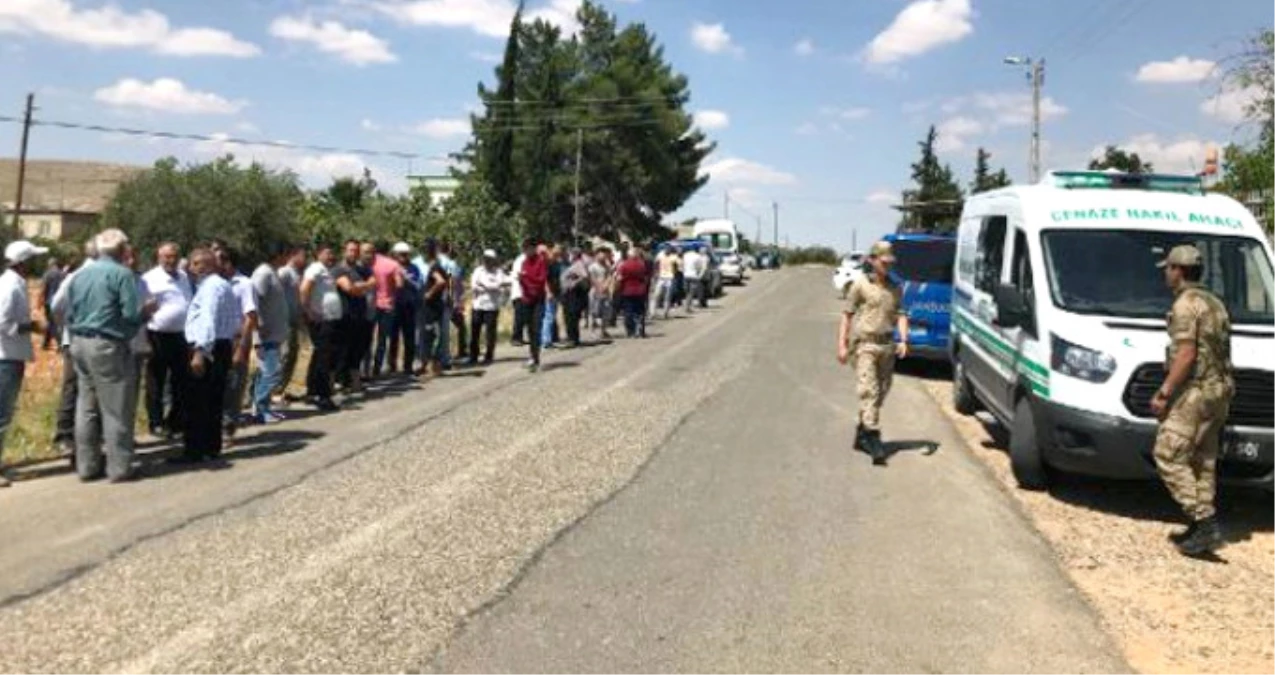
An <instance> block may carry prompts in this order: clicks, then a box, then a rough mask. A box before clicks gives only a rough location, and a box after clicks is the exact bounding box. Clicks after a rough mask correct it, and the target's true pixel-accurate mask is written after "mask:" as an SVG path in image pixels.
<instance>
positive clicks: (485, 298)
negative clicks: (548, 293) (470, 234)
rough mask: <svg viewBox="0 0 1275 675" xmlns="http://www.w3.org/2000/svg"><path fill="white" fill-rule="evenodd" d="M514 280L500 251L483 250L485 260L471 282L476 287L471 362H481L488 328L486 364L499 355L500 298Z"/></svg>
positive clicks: (470, 334)
mask: <svg viewBox="0 0 1275 675" xmlns="http://www.w3.org/2000/svg"><path fill="white" fill-rule="evenodd" d="M511 284H512V282H511V281H510V279H509V277H507V276H505V271H504V270H502V269H500V264H499V263H498V262H497V260H496V252H495V251H493V250H491V249H487V250H486V251H483V264H482V265H480V266H479V267H478V269H475V270H474V276H473V278H472V279H471V280H470V284H469V285H470V287H471V288H473V291H474V303H473V307H472V308H471V309H472V312H471V316H470V324H471V325H470V330H469V363H470V365H474V364H476V363H478V343H479V340H480V337H479V336H480V335H481V334H482V332H483V331H484V330H485V331H486V332H487V342H486V351H485V352H484V353H483V360H482V364H483V365H484V366H489V365H491V362H492V359H493V358H494V357H495V355H496V320H497V318H498V317H499V316H500V302H501V300H502V299H503V298H504V294H505V290H506V289H508V288H509V287H510V285H511Z"/></svg>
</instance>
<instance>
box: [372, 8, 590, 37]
mask: <svg viewBox="0 0 1275 675" xmlns="http://www.w3.org/2000/svg"><path fill="white" fill-rule="evenodd" d="M372 7H373V8H375V9H376V10H378V11H380V12H381V13H383V14H386V15H388V16H390V17H393V18H394V19H397V20H398V21H400V22H402V23H408V24H413V25H417V26H433V27H438V28H464V29H468V30H471V31H473V32H475V33H478V34H479V35H484V36H486V37H495V38H505V37H508V36H509V25H510V24H511V23H512V22H513V19H514V13H515V12H516V11H517V3H516V2H513V0H373V3H372ZM579 7H580V0H550V2H549V4H547V5H544V6H541V7H538V8H534V9H531V10H529V11H527V12H526V13H524V14H523V21H526V22H528V23H530V22H532V21H535V20H536V19H544V20H545V21H548V22H549V23H552V24H554V25H556V26H559V27H561V28H562V29H563V30H564V31H566V32H567V33H575V32H576V30H577V29H578V28H579V26H578V25H577V24H576V22H575V13H576V10H577V9H579Z"/></svg>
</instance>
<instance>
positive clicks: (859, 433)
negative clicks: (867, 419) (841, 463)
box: [854, 422, 864, 450]
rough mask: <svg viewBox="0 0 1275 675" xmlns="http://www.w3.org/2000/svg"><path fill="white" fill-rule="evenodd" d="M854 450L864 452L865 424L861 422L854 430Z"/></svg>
mask: <svg viewBox="0 0 1275 675" xmlns="http://www.w3.org/2000/svg"><path fill="white" fill-rule="evenodd" d="M854 449H855V450H863V449H864V446H863V423H862V422H860V423H859V424H858V425H856V426H855V428H854Z"/></svg>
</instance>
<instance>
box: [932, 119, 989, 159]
mask: <svg viewBox="0 0 1275 675" xmlns="http://www.w3.org/2000/svg"><path fill="white" fill-rule="evenodd" d="M937 131H938V140H936V141H935V142H934V150H935V151H937V152H954V151H956V150H963V149H964V148H965V147H966V143H967V142H968V141H969V139H970V137H972V136H977V135H979V134H982V133H985V132H986V131H987V127H986V126H985V125H984V124H983V123H982V122H979V121H978V120H976V119H973V118H970V117H953V118H951V119H949V120H947V121H945V122H943V123H942V124H939V125H938V129H937Z"/></svg>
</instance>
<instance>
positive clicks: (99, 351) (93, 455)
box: [69, 228, 143, 483]
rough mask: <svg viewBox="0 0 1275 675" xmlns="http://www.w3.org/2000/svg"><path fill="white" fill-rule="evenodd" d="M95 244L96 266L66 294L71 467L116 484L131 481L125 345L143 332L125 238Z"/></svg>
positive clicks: (129, 358)
mask: <svg viewBox="0 0 1275 675" xmlns="http://www.w3.org/2000/svg"><path fill="white" fill-rule="evenodd" d="M96 243H97V261H95V262H94V263H93V264H92V265H88V266H86V267H84V269H82V270H80V272H79V274H77V275H76V276H75V279H74V280H72V282H71V284H70V286H71V288H70V291H69V292H70V301H71V309H70V312H71V323H70V331H71V359H72V361H74V362H75V376H76V379H77V380H78V388H79V396H78V397H77V399H76V405H75V408H76V409H75V453H76V461H75V465H76V467H75V468H76V470H77V471H78V472H79V475H80V479H81V480H84V481H90V480H96V479H98V478H101V477H102V476H103V474H105V476H106V478H107V479H108V480H110V481H111V482H113V483H116V482H120V481H126V480H129V479H131V478H133V477H134V476H135V474H134V471H133V412H134V407H133V406H134V401H135V399H134V398H132V395H133V394H134V390H135V380H134V378H135V374H134V372H133V370H134V368H135V364H134V361H133V350H132V348H131V347H130V342H131V341H132V339H133V336H134V335H136V334H137V331H138V330H140V329H141V324H142V312H143V307H142V302H141V297H140V296H139V295H138V293H137V279H136V278H135V277H134V275H133V271H132V270H130V269H129V268H128V267H126V266H124V264H123V263H122V261H123V260H124V256H125V255H126V254H127V253H128V236H127V235H125V234H124V233H123V232H121V231H120V230H117V229H113V228H112V229H109V230H106V231H104V232H102V233H101V234H99V235H97V239H96ZM103 451H105V467H103Z"/></svg>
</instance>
